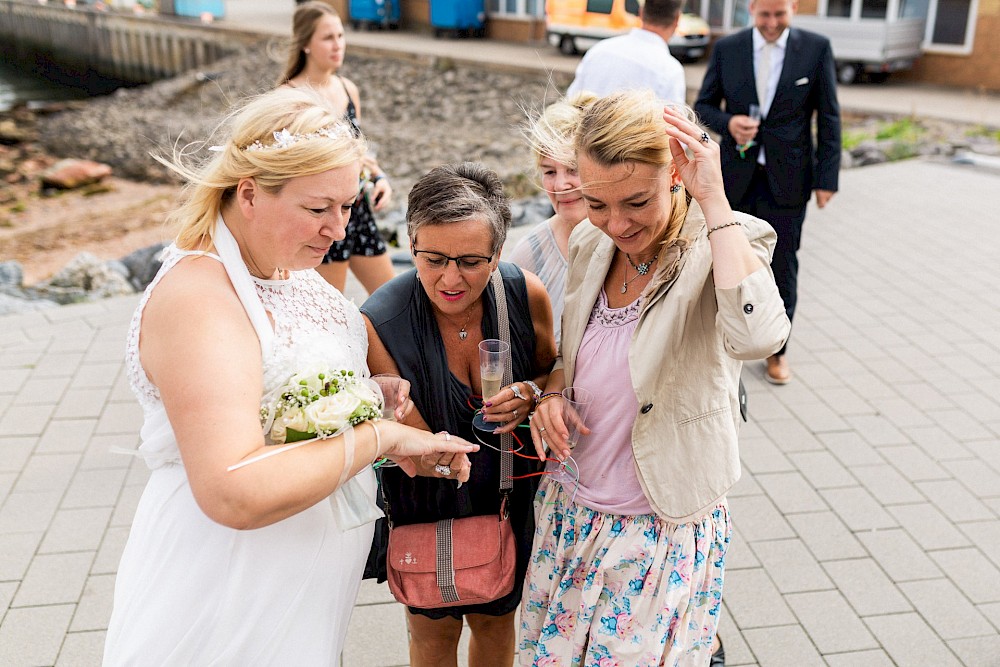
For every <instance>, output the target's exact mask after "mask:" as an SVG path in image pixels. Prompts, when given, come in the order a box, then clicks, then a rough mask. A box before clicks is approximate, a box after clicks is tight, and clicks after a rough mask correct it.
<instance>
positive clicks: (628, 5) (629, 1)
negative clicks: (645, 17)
mask: <svg viewBox="0 0 1000 667" xmlns="http://www.w3.org/2000/svg"><path fill="white" fill-rule="evenodd" d="M625 11H626V12H628V13H629V14H631V15H632V16H638V15H639V0H625Z"/></svg>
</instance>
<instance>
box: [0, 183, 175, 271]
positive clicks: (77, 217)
mask: <svg viewBox="0 0 1000 667" xmlns="http://www.w3.org/2000/svg"><path fill="white" fill-rule="evenodd" d="M103 185H104V186H105V187H106V188H107V191H102V192H97V193H94V194H85V193H84V192H82V191H69V192H64V193H62V194H58V195H55V196H50V197H42V196H40V195H38V194H37V193H31V194H25V195H22V196H19V197H18V200H19V201H21V202H22V203H23V208H24V210H15V211H13V212H5V214H4V215H3V216H2V219H0V248H2V251H0V257H2V259H4V260H11V259H13V260H17V261H18V262H20V263H21V264H22V266H23V267H24V284H25V285H31V284H34V283H36V282H38V281H40V280H44V279H45V278H48V277H49V276H51V275H52V274H53V273H55V272H56V271H58V270H59V269H61V268H62V267H63V266H65V265H66V264H67V263H68V262H69V261H70V260H71V259H73V257H75V256H76V255H77V254H78V253H81V252H89V253H91V254H93V255H95V256H96V257H98V258H100V259H104V260H107V259H116V258H119V257H123V256H124V255H127V254H128V253H130V252H132V251H133V250H138V249H140V248H144V247H146V246H149V245H152V244H154V243H156V242H158V241H163V240H167V239H169V238H171V237H172V236H173V235H172V234H171V232H170V229H169V228H168V227H166V226H165V224H164V220H165V218H166V214H167V212H168V211H169V210H170V209H171V207H172V204H173V202H174V200H175V199H176V196H177V194H178V193H179V191H180V188H179V187H177V186H171V185H153V184H149V183H136V182H133V181H126V180H122V179H118V178H113V177H112V178H109V179H107V180H106V181H105V182H104V184H103ZM6 189H7V190H9V187H8V188H6ZM17 208H21V207H17Z"/></svg>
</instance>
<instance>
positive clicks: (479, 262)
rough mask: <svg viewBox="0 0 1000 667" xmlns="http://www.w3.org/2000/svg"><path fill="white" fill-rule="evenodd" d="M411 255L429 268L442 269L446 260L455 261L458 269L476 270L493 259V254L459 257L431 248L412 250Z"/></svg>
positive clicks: (446, 263) (446, 264)
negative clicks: (443, 253)
mask: <svg viewBox="0 0 1000 667" xmlns="http://www.w3.org/2000/svg"><path fill="white" fill-rule="evenodd" d="M413 255H414V256H415V257H418V258H420V261H422V262H423V263H424V265H426V266H427V268H429V269H443V268H445V267H446V266H448V262H455V266H457V267H458V270H459V271H478V270H480V269H482V268H483V267H485V266H488V265H489V263H490V262H492V261H493V255H490V256H489V257H483V256H482V255H462V256H460V257H449V256H448V255H442V254H441V253H439V252H434V251H432V250H414V251H413Z"/></svg>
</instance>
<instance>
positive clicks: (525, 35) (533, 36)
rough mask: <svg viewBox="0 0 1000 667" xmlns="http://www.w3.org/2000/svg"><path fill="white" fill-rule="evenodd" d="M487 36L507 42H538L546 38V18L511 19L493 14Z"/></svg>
mask: <svg viewBox="0 0 1000 667" xmlns="http://www.w3.org/2000/svg"><path fill="white" fill-rule="evenodd" d="M486 36H487V37H489V38H490V39H500V40H504V41H507V42H538V41H543V40H544V39H545V19H511V18H504V17H497V16H491V17H490V18H489V19H487V21H486Z"/></svg>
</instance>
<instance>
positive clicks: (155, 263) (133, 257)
mask: <svg viewBox="0 0 1000 667" xmlns="http://www.w3.org/2000/svg"><path fill="white" fill-rule="evenodd" d="M166 245H167V244H166V243H156V244H153V245H151V246H147V247H145V248H140V249H138V250H136V251H135V252H132V253H130V254H128V255H125V256H124V257H122V258H121V259H120V260H118V262H119V263H120V264H121V265H123V266H124V267H125V270H126V271H127V272H128V276H127V277H128V281H129V283H131V285H132V287H133V288H134V289H135V291H136V292H141V291H143V290H144V289H146V286H147V285H149V283H151V282H153V278H154V277H156V272H157V271H159V270H160V252H162V251H163V248H165V247H166Z"/></svg>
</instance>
